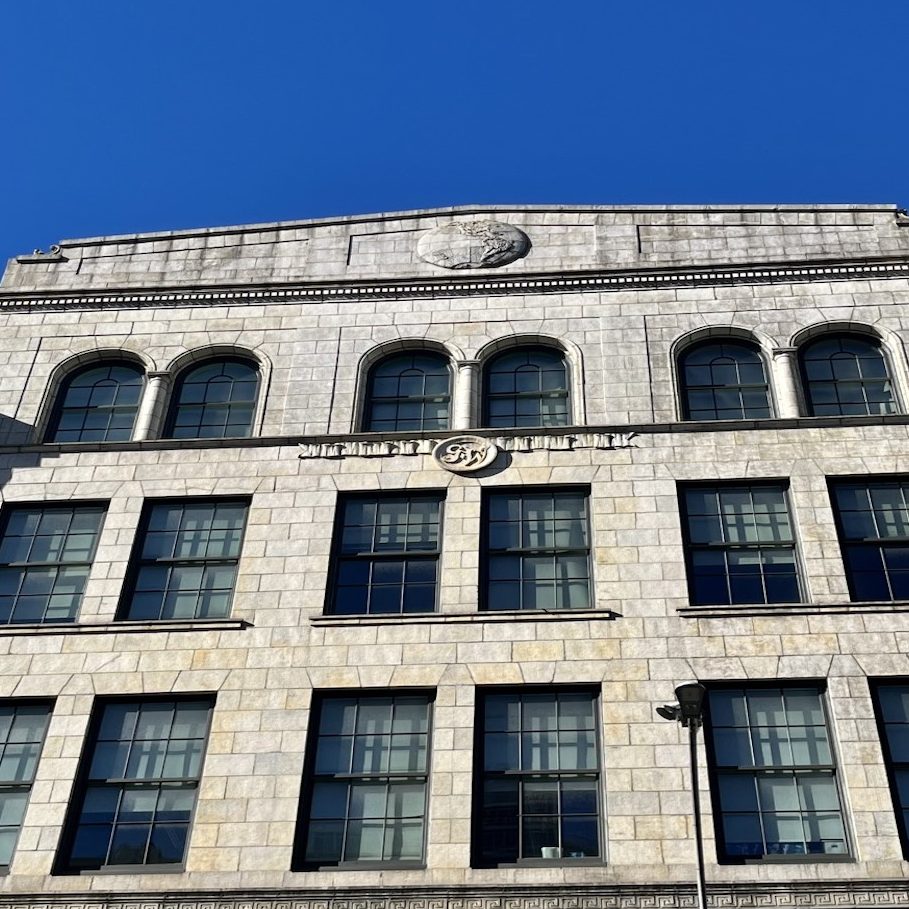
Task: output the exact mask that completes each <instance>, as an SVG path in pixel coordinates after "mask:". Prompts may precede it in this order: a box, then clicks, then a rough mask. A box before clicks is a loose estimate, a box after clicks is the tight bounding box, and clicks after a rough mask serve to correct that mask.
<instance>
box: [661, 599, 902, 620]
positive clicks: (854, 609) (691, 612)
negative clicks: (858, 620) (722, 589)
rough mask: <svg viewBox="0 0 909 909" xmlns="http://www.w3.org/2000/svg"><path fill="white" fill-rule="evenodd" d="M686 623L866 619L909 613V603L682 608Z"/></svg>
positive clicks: (875, 602)
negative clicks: (800, 617) (781, 618)
mask: <svg viewBox="0 0 909 909" xmlns="http://www.w3.org/2000/svg"><path fill="white" fill-rule="evenodd" d="M677 612H678V614H679V616H681V617H682V618H683V619H684V618H687V619H741V618H754V617H761V616H771V615H780V616H782V615H805V616H812V615H843V614H849V613H853V614H855V615H867V614H868V613H870V612H874V613H881V612H883V613H891V612H909V600H899V601H897V602H894V603H882V602H880V601H869V602H867V603H778V604H776V603H753V604H745V605H742V606H680V607H679V608H678V610H677Z"/></svg>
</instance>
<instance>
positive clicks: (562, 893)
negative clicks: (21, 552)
mask: <svg viewBox="0 0 909 909" xmlns="http://www.w3.org/2000/svg"><path fill="white" fill-rule="evenodd" d="M707 897H708V903H709V905H710V906H711V909H806V907H808V909H811V907H818V906H823V907H826V909H831V907H834V909H835V907H842V909H855V907H869V909H878V907H891V906H896V907H904V906H909V887H907V883H906V880H905V879H900V880H885V881H861V880H855V881H835V882H833V881H791V882H788V883H785V884H775V883H764V882H760V883H758V882H751V883H742V884H723V885H711V886H709V887H708V888H707ZM696 906H697V897H696V894H695V891H694V887H693V886H691V885H689V884H642V885H620V884H614V885H602V886H598V885H585V884H577V883H572V884H571V885H570V886H564V885H563V886H538V887H528V886H508V885H503V886H498V887H387V886H377V887H372V888H356V889H353V888H352V889H347V888H337V887H333V888H331V889H322V890H319V889H308V890H297V889H290V888H288V889H283V890H245V891H230V890H219V891H207V892H206V891H185V892H180V891H179V890H169V891H166V892H165V891H162V892H158V893H155V892H145V893H97V892H95V893H60V894H52V893H47V892H44V893H40V894H24V893H17V894H8V895H5V896H2V897H0V907H3V909H62V907H65V909H134V907H139V909H695V907H696Z"/></svg>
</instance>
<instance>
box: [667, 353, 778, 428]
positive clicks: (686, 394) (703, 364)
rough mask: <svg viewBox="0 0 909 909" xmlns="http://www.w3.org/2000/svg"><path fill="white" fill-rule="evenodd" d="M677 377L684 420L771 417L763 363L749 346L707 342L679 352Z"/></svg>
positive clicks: (757, 418) (768, 390)
mask: <svg viewBox="0 0 909 909" xmlns="http://www.w3.org/2000/svg"><path fill="white" fill-rule="evenodd" d="M679 375H680V378H681V383H682V395H683V402H684V410H685V419H686V420H759V419H762V418H764V417H770V416H772V413H771V408H770V389H769V387H768V385H767V377H766V375H765V373H764V360H763V358H762V357H761V355H760V354H759V353H758V352H757V350H756V349H755V348H754V347H753V346H752V345H750V344H746V343H743V342H737V341H728V340H727V341H715V342H714V341H711V342H709V343H706V344H698V345H695V346H693V347H690V348H688V349H686V350H685V351H683V352H682V356H681V358H680V362H679Z"/></svg>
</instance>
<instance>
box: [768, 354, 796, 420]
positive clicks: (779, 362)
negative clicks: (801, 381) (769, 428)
mask: <svg viewBox="0 0 909 909" xmlns="http://www.w3.org/2000/svg"><path fill="white" fill-rule="evenodd" d="M772 353H773V363H772V365H771V369H772V370H773V386H774V390H775V392H776V409H777V416H778V417H797V416H799V393H798V368H799V367H798V348H797V347H777V348H775V349H774V350H773V351H772Z"/></svg>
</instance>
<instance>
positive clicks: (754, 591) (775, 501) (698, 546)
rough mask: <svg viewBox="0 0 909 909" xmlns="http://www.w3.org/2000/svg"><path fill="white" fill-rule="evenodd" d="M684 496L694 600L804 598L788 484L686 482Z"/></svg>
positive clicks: (726, 602) (718, 602)
mask: <svg viewBox="0 0 909 909" xmlns="http://www.w3.org/2000/svg"><path fill="white" fill-rule="evenodd" d="M682 498H683V508H684V513H685V531H686V533H685V536H686V540H685V543H686V553H687V557H688V586H689V591H690V595H691V602H692V604H694V605H696V606H718V605H730V604H734V603H797V602H800V601H801V591H800V587H799V575H798V566H797V564H796V554H795V540H794V538H793V535H792V521H791V519H790V516H789V506H788V503H787V500H786V499H787V496H786V487H785V486H783V485H781V484H769V483H768V484H763V483H760V484H758V483H756V484H753V485H748V486H744V485H736V486H731V485H730V486H688V487H685V488H683V491H682Z"/></svg>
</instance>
